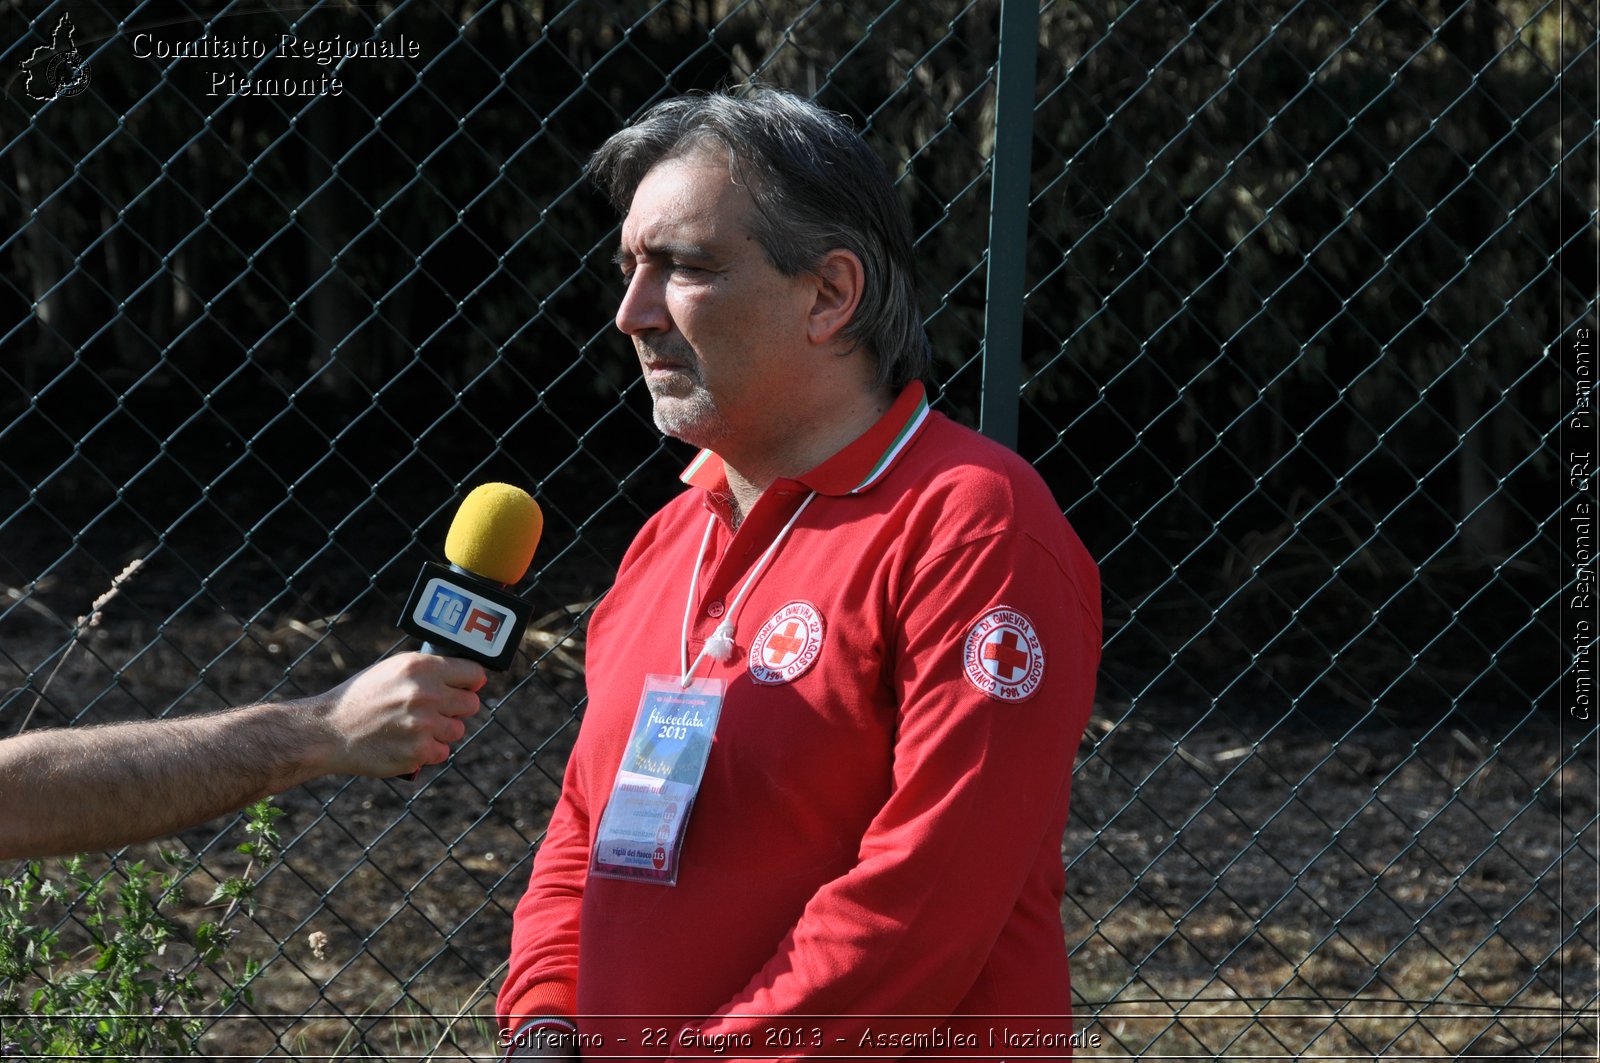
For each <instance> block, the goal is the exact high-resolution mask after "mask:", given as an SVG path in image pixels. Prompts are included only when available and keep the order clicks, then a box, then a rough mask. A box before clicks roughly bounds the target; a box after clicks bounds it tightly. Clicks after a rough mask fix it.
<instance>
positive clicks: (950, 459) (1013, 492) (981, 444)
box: [897, 413, 1065, 524]
mask: <svg viewBox="0 0 1600 1063" xmlns="http://www.w3.org/2000/svg"><path fill="white" fill-rule="evenodd" d="M917 443H918V445H917V446H914V447H911V448H910V451H909V453H908V454H907V455H906V461H905V463H904V466H903V468H901V469H899V470H897V471H898V472H899V473H900V475H899V477H897V479H898V480H899V482H900V484H901V486H902V487H916V488H920V489H921V490H924V491H932V492H934V493H935V494H936V495H937V497H938V498H939V500H940V501H941V502H942V503H944V504H949V503H950V502H955V501H959V502H961V503H963V504H965V505H971V506H976V507H980V508H981V509H982V510H983V511H986V512H989V513H991V514H992V515H993V516H994V517H995V518H997V519H1000V520H1007V519H1011V518H1015V517H1018V516H1029V517H1033V516H1046V515H1049V514H1054V515H1055V516H1056V517H1061V508H1060V506H1058V505H1057V504H1056V500H1055V497H1054V496H1053V495H1052V494H1051V491H1050V488H1049V485H1047V484H1046V483H1045V482H1044V479H1043V478H1042V477H1041V476H1040V475H1039V473H1038V470H1036V469H1035V468H1034V467H1033V466H1032V465H1030V464H1028V462H1027V461H1026V460H1025V459H1024V458H1023V457H1022V456H1021V455H1019V454H1018V453H1017V452H1016V451H1014V450H1012V449H1010V448H1009V447H1006V446H1004V445H1002V444H1000V443H996V442H995V441H994V440H992V439H990V438H989V437H988V436H985V435H983V434H982V433H980V432H977V431H974V430H973V429H971V428H968V427H967V426H966V425H963V424H958V423H957V422H955V421H952V420H951V419H950V418H948V417H945V416H944V415H942V414H938V413H934V414H930V415H929V417H928V423H927V425H926V426H925V428H924V435H923V438H922V439H919V440H918V441H917ZM1062 522H1063V524H1064V523H1065V518H1062Z"/></svg>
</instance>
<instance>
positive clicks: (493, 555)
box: [444, 484, 544, 586]
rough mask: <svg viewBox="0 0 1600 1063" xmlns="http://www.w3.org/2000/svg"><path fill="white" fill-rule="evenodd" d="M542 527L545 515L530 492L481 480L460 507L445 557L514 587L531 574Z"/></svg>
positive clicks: (468, 569)
mask: <svg viewBox="0 0 1600 1063" xmlns="http://www.w3.org/2000/svg"><path fill="white" fill-rule="evenodd" d="M543 530H544V514H542V513H540V512H539V503H537V502H535V501H534V500H533V496H532V495H530V494H528V492H526V491H524V490H523V489H522V488H520V487H513V486H511V485H510V484H480V485H479V486H477V487H474V488H473V489H472V492H471V493H470V494H468V495H467V497H466V498H465V499H464V500H463V501H462V503H461V508H460V509H458V510H456V519H455V520H453V521H451V522H450V533H449V534H448V535H447V536H445V540H444V556H445V557H446V558H448V559H449V560H450V563H451V564H453V565H458V566H460V567H461V568H464V569H466V570H467V571H468V572H471V573H473V574H475V575H479V576H482V577H483V578H484V579H488V580H493V581H494V582H495V583H500V584H505V585H507V586H509V585H511V584H513V583H517V582H519V581H520V580H521V579H522V577H523V576H525V575H527V572H528V566H529V565H530V564H532V563H533V551H534V549H535V548H536V547H538V545H539V533H540V532H542V531H543Z"/></svg>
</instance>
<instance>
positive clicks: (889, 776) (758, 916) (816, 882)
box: [499, 384, 1100, 1058]
mask: <svg viewBox="0 0 1600 1063" xmlns="http://www.w3.org/2000/svg"><path fill="white" fill-rule="evenodd" d="M684 479H685V480H686V482H688V483H689V484H690V485H691V487H690V489H689V490H688V491H686V492H684V493H683V494H682V495H680V496H679V497H678V498H676V499H675V500H674V501H672V502H671V503H669V504H668V505H667V506H666V507H665V508H663V509H662V510H661V511H660V512H659V513H657V514H656V515H655V516H654V517H652V518H651V519H650V520H649V522H648V523H646V525H645V526H644V529H643V530H642V531H641V532H640V533H639V536H638V538H636V539H635V540H634V542H633V545H632V546H631V547H630V548H629V550H628V553H627V555H626V557H624V559H623V561H622V565H621V568H620V570H619V571H618V574H617V581H616V584H615V586H614V587H613V588H612V590H611V591H610V593H609V594H608V595H607V596H606V598H605V600H604V601H603V602H602V603H601V604H600V605H599V607H598V608H597V609H596V610H595V613H594V616H593V618H592V620H591V621H590V625H589V636H588V652H587V674H588V687H589V703H588V708H587V711H586V715H585V719H584V721H583V726H582V729H581V731H580V733H579V735H578V739H577V743H576V745H575V747H574V749H573V752H572V756H571V758H570V761H569V763H568V766H567V772H566V778H565V781H564V784H563V788H562V794H561V799H560V802H559V804H558V805H557V807H556V810H555V813H554V814H553V816H552V818H551V821H550V826H549V831H548V834H547V835H546V838H545V841H544V844H543V845H542V846H541V848H540V850H539V853H538V857H537V859H536V861H535V864H534V870H533V876H532V880H531V882H530V885H529V888H528V892H527V894H526V895H525V896H524V897H523V899H522V902H521V903H520V904H519V905H518V907H517V911H516V917H515V923H514V927H513V931H512V947H511V959H510V967H509V973H508V977H507V979H506V981H505V984H504V985H503V987H502V988H501V992H500V998H499V1012H500V1015H501V1017H502V1019H503V1020H506V1021H512V1020H514V1019H516V1018H517V1017H521V1016H533V1015H547V1014H552V1013H557V1014H567V1015H578V1016H582V1018H580V1020H579V1026H580V1029H581V1030H582V1031H583V1032H584V1034H585V1035H586V1036H587V1037H588V1038H589V1039H590V1042H589V1043H588V1044H586V1045H585V1046H584V1050H583V1051H584V1055H585V1057H586V1058H595V1057H599V1056H603V1055H611V1054H616V1055H629V1056H634V1057H636V1058H665V1057H671V1056H679V1055H689V1056H692V1055H701V1056H708V1055H712V1054H716V1055H718V1056H719V1057H720V1058H740V1057H744V1058H773V1057H775V1056H785V1057H788V1056H798V1055H808V1054H819V1055H834V1056H838V1055H843V1054H855V1055H868V1056H898V1055H905V1054H916V1053H917V1052H931V1053H933V1054H955V1055H961V1054H964V1053H965V1054H970V1055H987V1056H990V1057H994V1056H1001V1055H1005V1056H1009V1055H1017V1054H1026V1049H1020V1050H1019V1048H1018V1047H1017V1045H1016V1043H1015V1042H1012V1043H1009V1044H1006V1043H997V1042H995V1041H993V1040H984V1041H983V1043H982V1044H979V1045H977V1046H973V1045H972V1043H971V1042H970V1041H968V1040H967V1039H966V1038H967V1037H968V1036H971V1037H976V1038H979V1039H987V1038H989V1037H990V1036H991V1035H993V1036H998V1037H1000V1038H1002V1039H1003V1038H1004V1036H1005V1034H1006V1032H1007V1031H1011V1032H1019V1033H1029V1034H1032V1033H1035V1032H1038V1031H1043V1032H1044V1033H1045V1034H1047V1035H1053V1037H1048V1036H1047V1037H1045V1038H1041V1040H1054V1041H1057V1042H1059V1040H1060V1039H1061V1038H1062V1037H1063V1036H1064V1035H1065V1032H1066V1031H1070V1029H1071V1027H1070V1019H1069V1018H1068V1017H1067V1016H1068V1014H1069V1012H1070V1008H1071V998H1070V990H1069V988H1068V975H1067V954H1066V947H1065V942H1064V935H1063V932H1062V926H1061V913H1060V906H1061V901H1062V894H1063V890H1064V886H1065V881H1064V879H1065V876H1064V871H1063V866H1062V858H1061V838H1062V833H1063V831H1064V829H1065V826H1066V819H1067V798H1068V788H1069V783H1070V780H1071V771H1072V762H1073V757H1074V754H1075V752H1076V750H1077V746H1078V742H1079V739H1080V737H1081V735H1082V732H1083V728H1084V725H1085V723H1086V722H1087V720H1088V717H1089V712H1090V707H1091V702H1092V699H1093V693H1094V679H1095V671H1096V667H1097V665H1098V661H1099V654H1100V589H1099V576H1098V573H1097V570H1096V568H1095V565H1094V562H1093V560H1092V559H1091V558H1090V557H1089V555H1088V553H1087V552H1086V551H1085V549H1084V548H1083V545H1082V544H1081V543H1080V542H1079V541H1078V538H1077V536H1076V535H1074V534H1073V531H1072V529H1071V528H1070V527H1069V526H1068V524H1067V522H1066V520H1065V518H1064V517H1063V516H1062V514H1061V510H1060V508H1059V506H1057V504H1056V502H1055V500H1054V499H1053V498H1051V496H1050V492H1049V490H1048V488H1046V487H1045V485H1044V483H1043V481H1041V480H1040V479H1039V477H1038V475H1037V473H1035V472H1034V470H1033V469H1032V468H1031V467H1030V466H1029V465H1028V464H1027V463H1026V462H1025V461H1023V460H1022V459H1021V458H1019V457H1018V456H1017V455H1016V454H1014V453H1012V452H1011V451H1009V450H1007V449H1005V448H1004V447H1001V446H999V445H997V444H995V443H993V442H991V441H989V440H988V439H985V438H984V437H982V436H980V435H978V434H977V433H975V432H973V431H971V430H970V429H967V428H963V427H961V426H959V425H957V424H955V423H954V422H952V421H950V420H948V419H947V418H945V417H944V416H942V415H941V414H939V413H935V412H932V411H930V410H929V408H928V405H927V401H926V398H925V396H924V393H923V389H922V386H921V385H920V384H913V385H912V386H910V387H908V388H907V389H906V390H905V391H904V392H902V393H901V395H900V396H899V397H898V399H897V400H896V402H895V403H894V405H893V407H892V408H891V409H890V410H889V411H888V412H887V413H886V414H885V415H884V416H883V417H882V418H881V419H880V420H879V422H878V423H877V424H876V425H875V426H874V427H873V428H871V429H870V430H868V431H867V432H866V433H865V434H864V435H862V436H861V437H860V438H859V439H857V440H856V441H855V442H854V443H852V444H850V445H849V446H847V447H846V448H844V449H843V450H842V451H840V452H839V453H838V454H836V455H834V456H833V457H832V458H830V459H828V460H827V461H825V462H823V463H822V464H821V465H819V466H817V467H816V468H815V469H813V470H812V471H811V472H809V473H807V474H805V475H804V476H800V477H798V478H796V479H793V480H787V479H786V480H779V481H777V482H776V483H774V484H773V485H772V486H771V487H770V488H769V489H768V490H767V491H766V492H765V493H763V494H762V496H761V498H760V499H759V501H758V502H757V503H756V504H755V506H754V507H753V508H752V510H751V512H750V513H749V515H748V516H747V518H746V519H745V521H744V522H743V524H742V525H740V527H739V528H738V530H737V532H735V531H734V530H733V529H732V528H731V526H730V524H729V521H728V519H727V517H728V510H727V508H726V507H727V503H726V496H727V494H728V488H727V481H726V475H725V472H724V470H723V467H722V462H721V459H720V458H718V457H717V456H716V455H714V454H712V453H710V452H702V453H701V454H700V456H698V457H697V458H696V459H695V461H694V463H693V464H691V465H690V467H689V469H688V470H687V471H686V472H685V474H684ZM812 491H815V492H816V497H815V498H814V499H813V500H812V502H811V504H810V505H809V507H808V508H807V509H806V511H805V512H804V513H802V514H801V515H800V519H799V520H798V521H797V522H796V524H795V525H794V528H793V529H792V531H791V532H790V533H789V535H788V537H787V539H786V540H785V541H784V542H783V543H782V545H781V546H780V547H779V549H778V551H777V553H776V554H775V555H774V557H773V558H772V560H771V561H770V563H769V564H768V565H767V567H766V569H765V570H764V571H763V572H762V573H761V574H760V575H759V577H758V578H757V579H756V581H755V583H754V584H753V585H752V587H751V589H750V591H749V592H748V594H747V597H746V598H745V600H744V602H743V603H742V604H741V605H740V607H739V609H738V610H737V616H736V617H735V618H734V619H735V621H736V635H735V645H736V651H735V655H734V657H733V659H732V660H731V661H730V662H728V663H726V664H719V663H716V662H713V661H711V660H710V659H709V658H708V659H707V660H706V661H705V662H703V663H702V664H701V666H700V668H699V670H698V672H697V674H698V675H700V676H707V675H709V676H715V677H718V678H720V679H722V680H724V681H725V682H726V684H727V686H726V696H725V701H724V705H723V710H722V717H721V721H720V722H719V724H718V726H717V732H716V739H715V743H714V745H713V748H712V752H711V754H710V760H709V762H708V764H707V766H706V772H705V777H704V781H703V783H702V785H701V788H700V793H699V797H698V799H697V801H696V803H695V805H694V810H693V813H692V817H691V819H690V822H689V824H688V828H687V834H686V838H685V842H684V847H683V854H682V863H681V872H680V877H679V881H678V884H677V885H676V886H670V887H668V886H661V885H656V884H653V883H646V882H638V881H622V880H617V879H609V878H591V877H590V876H589V854H590V845H591V844H592V842H593V840H594V837H595V833H596V831H597V829H598V827H599V824H600V817H601V812H602V811H603V810H604V808H605V804H606V801H607V800H608V798H609V797H610V794H611V787H612V782H613V779H614V777H615V775H616V771H617V767H618V764H619V762H620V760H621V757H622V753H623V747H624V744H625V743H626V741H627V738H628V734H629V730H630V727H631V725H632V723H633V717H634V713H635V710H636V709H637V707H638V704H639V697H640V693H641V690H642V689H643V684H644V677H645V676H646V675H647V674H661V675H677V674H679V673H680V665H679V660H680V645H681V640H680V635H681V631H682V622H683V615H684V609H685V603H686V600H687V597H688V594H689V587H690V578H691V575H692V574H693V569H694V567H695V559H696V556H697V553H698V551H699V549H700V546H701V543H702V537H703V536H704V535H705V532H706V525H707V517H706V514H707V512H708V511H709V512H711V513H714V514H716V515H717V516H718V518H719V519H717V520H716V521H715V522H714V523H713V525H712V530H711V533H710V540H709V544H708V547H707V549H706V552H705V558H704V561H703V563H702V567H701V569H700V571H699V578H698V587H697V592H696V597H695V600H694V601H693V602H691V603H689V608H690V610H691V622H690V645H689V656H690V658H691V659H693V657H694V656H695V655H696V654H698V653H699V651H700V648H701V646H702V645H703V643H704V640H705V639H706V638H707V637H708V636H709V635H710V634H711V633H712V632H713V631H714V629H715V628H716V626H717V624H718V623H719V622H720V621H721V619H722V618H723V616H724V614H725V612H726V610H727V608H728V607H729V605H730V604H731V603H732V601H733V599H734V597H735V595H736V594H737V591H738V588H739V587H740V586H741V585H742V584H743V582H744V580H745V578H746V576H747V575H748V574H749V572H750V569H751V566H752V565H753V564H754V563H755V561H756V559H757V558H758V557H759V556H760V555H761V553H762V552H763V551H764V550H765V549H766V548H767V546H768V545H769V544H771V543H772V541H773V539H774V537H775V536H776V535H777V534H778V532H779V530H780V529H781V528H782V527H783V525H784V523H785V522H786V521H787V520H788V519H789V517H790V516H792V515H793V514H794V512H795V510H796V508H797V507H798V506H799V505H800V504H801V502H802V501H803V500H804V499H805V498H806V497H807V495H808V494H809V493H810V492H812ZM908 1015H910V1016H934V1017H935V1018H933V1019H917V1020H903V1021H901V1022H899V1023H897V1024H894V1025H889V1024H886V1023H885V1022H884V1021H883V1020H880V1019H875V1018H873V1017H874V1016H908ZM605 1016H612V1018H605ZM616 1016H645V1017H647V1018H642V1019H637V1020H635V1019H627V1018H616ZM774 1016H777V1017H780V1018H773V1017H774ZM976 1016H1003V1017H1010V1018H1009V1019H999V1018H997V1019H979V1018H975V1017H976ZM1022 1016H1052V1017H1054V1018H1042V1019H1022V1018H1020V1017H1022ZM799 1017H804V1018H799ZM949 1017H957V1018H949ZM961 1017H966V1018H961ZM512 1025H515V1023H514V1022H512ZM774 1031H777V1032H774ZM940 1031H943V1033H941V1032H940ZM774 1037H776V1038H778V1042H777V1043H774V1041H773V1038H774ZM747 1038H748V1040H747ZM597 1042H600V1043H597ZM710 1045H719V1046H720V1049H721V1050H720V1051H716V1052H713V1050H712V1049H710V1048H709V1047H708V1046H710ZM1038 1050H1042V1051H1043V1052H1044V1054H1050V1055H1065V1054H1067V1050H1066V1049H1065V1048H1063V1047H1061V1046H1060V1045H1059V1044H1058V1043H1057V1044H1055V1045H1054V1046H1044V1047H1043V1048H1042V1049H1038Z"/></svg>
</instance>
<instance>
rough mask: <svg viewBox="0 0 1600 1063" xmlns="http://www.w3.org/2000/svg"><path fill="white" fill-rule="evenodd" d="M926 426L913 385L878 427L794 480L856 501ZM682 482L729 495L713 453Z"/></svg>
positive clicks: (924, 401)
mask: <svg viewBox="0 0 1600 1063" xmlns="http://www.w3.org/2000/svg"><path fill="white" fill-rule="evenodd" d="M927 420H928V395H927V391H926V389H925V388H923V386H922V382H921V381H919V380H913V381H912V382H911V383H910V384H907V385H906V387H905V389H904V390H903V391H901V392H900V394H899V395H898V396H897V397H896V398H895V400H894V405H892V406H890V407H889V409H888V412H886V413H885V414H884V415H883V416H882V417H880V418H878V420H877V423H876V424H874V425H873V426H872V427H871V428H869V429H867V430H866V431H865V432H863V433H861V435H860V436H858V437H857V438H856V440H855V441H854V442H852V443H849V444H847V445H846V446H845V448H844V449H843V450H841V451H839V453H837V454H835V455H834V456H833V457H831V458H829V459H828V460H827V461H824V462H823V463H822V464H821V465H818V466H817V467H816V468H814V469H812V470H811V471H810V472H807V473H802V474H801V475H800V476H798V477H796V479H797V480H799V482H800V483H802V484H804V485H805V486H807V487H809V488H811V489H812V490H813V491H816V492H817V493H818V494H823V495H858V494H860V493H861V492H863V491H865V490H867V489H868V488H870V487H872V485H873V484H875V483H877V482H878V481H879V480H881V479H882V478H883V474H884V473H886V472H888V471H889V469H890V467H891V466H893V465H894V462H895V459H897V458H898V457H900V455H901V454H903V453H905V450H906V448H907V447H908V446H910V445H911V441H912V440H913V439H914V438H916V435H917V432H918V431H919V430H920V429H921V428H922V426H923V424H924V423H926V422H927ZM679 479H681V480H682V481H683V482H684V483H686V484H688V485H689V486H691V487H698V488H701V489H702V490H706V491H726V490H727V489H728V486H727V485H728V474H727V470H726V469H724V468H723V464H722V458H721V457H720V456H718V455H717V454H716V453H714V452H713V451H710V450H702V451H701V452H700V453H699V454H696V455H695V458H694V460H693V461H691V462H690V463H689V467H688V468H686V469H684V470H683V473H682V475H681V476H679Z"/></svg>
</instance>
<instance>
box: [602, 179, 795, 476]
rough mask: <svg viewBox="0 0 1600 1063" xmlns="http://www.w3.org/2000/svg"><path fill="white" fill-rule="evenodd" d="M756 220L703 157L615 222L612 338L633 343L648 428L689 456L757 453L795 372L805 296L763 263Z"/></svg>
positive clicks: (653, 185)
mask: <svg viewBox="0 0 1600 1063" xmlns="http://www.w3.org/2000/svg"><path fill="white" fill-rule="evenodd" d="M754 212H755V205H754V203H753V202H752V201H751V199H750V196H749V194H748V193H747V192H746V191H745V190H744V189H743V188H741V187H739V186H736V185H735V184H734V183H733V182H732V181H731V180H730V179H729V176H728V164H727V160H726V157H725V156H724V155H723V154H722V153H721V152H720V151H713V150H706V151H701V152H697V153H694V154H690V155H687V156H684V157H682V158H677V159H669V160H667V161H665V162H662V163H660V164H658V165H657V166H656V167H655V168H654V169H652V170H650V172H649V173H647V174H646V175H645V177H644V180H643V181H641V182H640V183H639V187H638V189H637V190H636V191H635V192H634V196H633V202H632V204H631V205H630V207H629V210H628V216H627V217H626V218H625V219H624V220H623V223H622V243H621V246H620V247H619V248H618V251H617V262H618V265H620V266H621V268H622V274H623V277H624V279H625V281H626V283H627V291H626V292H625V293H624V295H623V297H622V304H621V305H620V306H619V307H618V308H617V318H616V322H617V327H618V328H619V329H621V330H622V331H623V332H626V333H627V334H628V335H629V336H632V337H633V343H634V348H635V350H636V351H637V352H638V355H639V365H640V368H641V369H642V370H643V372H644V379H645V385H646V386H647V387H648V388H649V389H650V395H651V398H652V399H653V400H654V412H655V422H656V427H658V428H660V429H661V431H663V432H665V433H666V434H668V435H671V436H676V437H677V438H679V439H682V440H684V441H685V442H687V443H691V444H693V445H695V446H700V447H717V448H718V449H722V448H723V447H724V446H726V445H732V446H733V447H735V448H745V447H750V446H753V445H762V444H763V442H764V437H765V436H766V435H769V434H771V433H772V432H773V430H774V429H775V428H776V427H777V426H778V425H779V424H781V422H782V410H783V406H784V395H785V391H786V389H788V388H791V387H793V386H795V384H796V383H797V380H796V377H797V375H798V374H802V373H803V372H804V364H805V362H804V353H805V351H804V339H805V319H806V311H807V309H808V307H809V306H810V303H811V301H812V299H813V298H814V293H815V289H814V287H813V286H812V285H809V284H808V283H807V279H806V278H805V277H804V276H801V277H785V276H784V275H783V274H781V273H779V272H778V271H777V270H776V269H774V268H773V266H772V265H771V263H769V262H768V261H767V257H766V254H765V253H764V252H763V251H762V249H761V245H760V244H759V243H757V242H756V239H755V237H754V235H753V234H752V231H751V229H752V227H751V221H752V220H753V217H754Z"/></svg>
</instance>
